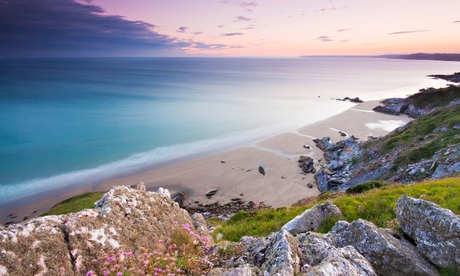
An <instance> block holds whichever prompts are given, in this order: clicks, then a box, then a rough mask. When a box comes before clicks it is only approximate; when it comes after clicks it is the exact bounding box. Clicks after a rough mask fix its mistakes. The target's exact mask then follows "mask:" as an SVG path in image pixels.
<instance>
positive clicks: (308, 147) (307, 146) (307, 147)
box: [303, 145, 311, 149]
mask: <svg viewBox="0 0 460 276" xmlns="http://www.w3.org/2000/svg"><path fill="white" fill-rule="evenodd" d="M303 147H304V148H306V149H311V147H310V146H309V145H303Z"/></svg>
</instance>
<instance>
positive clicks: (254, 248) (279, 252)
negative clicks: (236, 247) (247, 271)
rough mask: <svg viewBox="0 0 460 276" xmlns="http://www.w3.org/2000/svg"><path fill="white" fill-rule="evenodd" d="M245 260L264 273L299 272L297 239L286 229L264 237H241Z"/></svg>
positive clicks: (281, 274) (280, 274)
mask: <svg viewBox="0 0 460 276" xmlns="http://www.w3.org/2000/svg"><path fill="white" fill-rule="evenodd" d="M241 242H242V243H243V244H246V246H247V248H246V249H245V251H244V252H243V256H244V258H245V259H246V261H247V262H248V263H249V264H251V265H254V266H257V267H259V268H260V270H261V271H263V273H264V275H265V274H266V273H268V275H279V276H283V275H286V276H288V275H289V276H290V275H294V274H296V273H298V272H299V265H300V259H299V252H298V240H297V239H296V238H294V237H293V236H292V235H291V234H289V232H287V231H286V230H281V231H280V232H277V233H272V234H271V235H269V236H268V237H265V238H251V237H243V238H242V241H241Z"/></svg>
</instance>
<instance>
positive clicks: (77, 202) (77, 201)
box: [41, 192, 106, 216]
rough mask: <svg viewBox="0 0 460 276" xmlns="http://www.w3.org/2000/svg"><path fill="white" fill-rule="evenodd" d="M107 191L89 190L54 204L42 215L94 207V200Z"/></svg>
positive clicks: (61, 213)
mask: <svg viewBox="0 0 460 276" xmlns="http://www.w3.org/2000/svg"><path fill="white" fill-rule="evenodd" d="M105 193H106V192H89V193H84V194H81V195H77V196H74V197H71V198H68V199H66V200H64V201H61V202H59V203H58V204H56V205H54V206H53V207H52V208H51V209H50V210H49V211H48V212H45V213H43V214H41V216H48V215H63V214H68V213H74V212H78V211H81V210H84V209H92V208H93V207H94V202H96V201H98V200H99V199H100V198H101V196H102V195H103V194H105Z"/></svg>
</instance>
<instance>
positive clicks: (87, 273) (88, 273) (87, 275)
mask: <svg viewBox="0 0 460 276" xmlns="http://www.w3.org/2000/svg"><path fill="white" fill-rule="evenodd" d="M92 275H94V271H92V270H90V271H88V272H86V276H92Z"/></svg>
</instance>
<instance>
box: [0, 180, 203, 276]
mask: <svg viewBox="0 0 460 276" xmlns="http://www.w3.org/2000/svg"><path fill="white" fill-rule="evenodd" d="M96 207H97V208H96V209H91V210H84V211H81V212H78V213H73V214H67V215H60V216H48V217H41V218H36V219H32V220H29V221H26V222H23V223H19V224H13V225H10V226H8V227H5V228H0V252H1V253H0V271H3V272H5V273H4V274H7V273H10V274H11V275H35V274H37V273H42V274H48V275H82V274H85V273H86V272H87V271H88V270H90V269H94V265H92V264H91V260H93V259H97V258H98V257H100V256H101V250H104V251H109V250H118V249H123V250H124V251H125V252H127V251H132V252H135V253H136V250H137V249H139V248H140V247H144V248H146V249H147V250H149V251H150V252H153V251H155V249H156V246H157V244H156V242H154V241H158V240H160V239H163V240H166V239H168V238H169V237H170V236H171V233H173V232H174V231H175V230H176V229H177V228H180V227H181V225H185V224H188V225H189V227H190V228H191V229H193V230H194V231H195V229H194V228H193V226H192V220H191V218H190V216H189V214H188V213H187V212H186V211H185V210H183V209H180V208H179V206H178V204H177V203H175V202H173V201H172V200H171V199H170V197H169V192H168V191H167V190H164V189H162V190H161V191H159V193H154V192H146V191H140V190H134V189H131V188H128V187H123V186H121V187H116V188H114V189H112V190H110V191H109V192H108V193H106V194H104V195H103V196H102V198H101V200H99V201H98V202H97V203H96ZM96 270H97V268H96Z"/></svg>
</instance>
